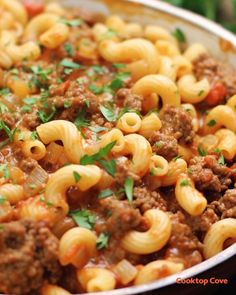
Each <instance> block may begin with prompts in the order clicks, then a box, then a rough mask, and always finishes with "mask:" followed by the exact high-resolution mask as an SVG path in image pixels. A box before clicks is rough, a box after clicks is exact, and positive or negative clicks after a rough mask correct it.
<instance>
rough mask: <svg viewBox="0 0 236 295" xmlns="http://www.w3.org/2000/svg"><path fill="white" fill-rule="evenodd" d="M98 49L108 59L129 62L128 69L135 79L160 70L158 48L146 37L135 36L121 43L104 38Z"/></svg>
mask: <svg viewBox="0 0 236 295" xmlns="http://www.w3.org/2000/svg"><path fill="white" fill-rule="evenodd" d="M98 49H99V53H100V55H101V56H102V57H103V58H104V59H105V60H107V61H110V62H127V63H129V64H128V65H127V69H128V70H129V71H131V73H132V76H133V78H134V79H135V80H137V79H138V78H140V77H143V76H145V75H148V74H155V73H157V71H158V68H159V63H160V61H159V56H158V53H157V51H156V48H155V46H154V45H153V44H152V43H151V42H150V41H147V40H145V39H141V38H135V39H131V40H126V41H123V42H121V43H117V42H114V41H112V40H104V41H102V42H101V43H100V44H99V47H98Z"/></svg>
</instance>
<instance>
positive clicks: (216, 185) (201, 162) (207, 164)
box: [188, 155, 232, 196]
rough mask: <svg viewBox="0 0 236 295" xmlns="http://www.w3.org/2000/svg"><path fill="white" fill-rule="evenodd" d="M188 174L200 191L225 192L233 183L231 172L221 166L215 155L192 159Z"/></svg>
mask: <svg viewBox="0 0 236 295" xmlns="http://www.w3.org/2000/svg"><path fill="white" fill-rule="evenodd" d="M188 172H189V176H190V177H191V178H192V180H193V181H194V183H195V185H196V188H197V189H198V190H199V191H211V192H218V193H219V192H222V191H225V190H226V189H227V188H228V186H229V185H230V184H231V182H232V181H231V179H230V177H231V174H232V172H231V170H230V169H229V168H228V167H226V166H224V165H221V164H219V163H218V161H217V159H216V157H215V156H213V155H207V156H205V157H194V158H193V159H191V160H190V166H189V169H188ZM206 196H207V194H206Z"/></svg>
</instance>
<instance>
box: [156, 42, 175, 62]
mask: <svg viewBox="0 0 236 295" xmlns="http://www.w3.org/2000/svg"><path fill="white" fill-rule="evenodd" d="M155 46H156V49H157V51H158V52H159V54H160V55H164V56H169V57H171V58H173V57H174V56H178V55H180V51H179V48H178V47H177V46H176V45H175V44H173V43H172V42H170V41H167V40H157V41H156V43H155Z"/></svg>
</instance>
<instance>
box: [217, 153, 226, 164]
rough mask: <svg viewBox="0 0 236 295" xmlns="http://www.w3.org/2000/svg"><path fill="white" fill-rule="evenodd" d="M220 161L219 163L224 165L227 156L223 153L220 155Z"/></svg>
mask: <svg viewBox="0 0 236 295" xmlns="http://www.w3.org/2000/svg"><path fill="white" fill-rule="evenodd" d="M218 163H219V164H220V165H224V164H225V158H224V156H223V155H220V157H219V159H218Z"/></svg>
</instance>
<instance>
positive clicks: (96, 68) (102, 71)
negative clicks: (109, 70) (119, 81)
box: [92, 65, 105, 74]
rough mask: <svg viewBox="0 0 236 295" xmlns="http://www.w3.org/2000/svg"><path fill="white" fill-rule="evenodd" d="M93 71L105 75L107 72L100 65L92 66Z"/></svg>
mask: <svg viewBox="0 0 236 295" xmlns="http://www.w3.org/2000/svg"><path fill="white" fill-rule="evenodd" d="M92 69H93V71H94V72H95V73H96V74H104V71H105V70H104V68H103V67H102V66H99V65H94V66H92Z"/></svg>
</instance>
